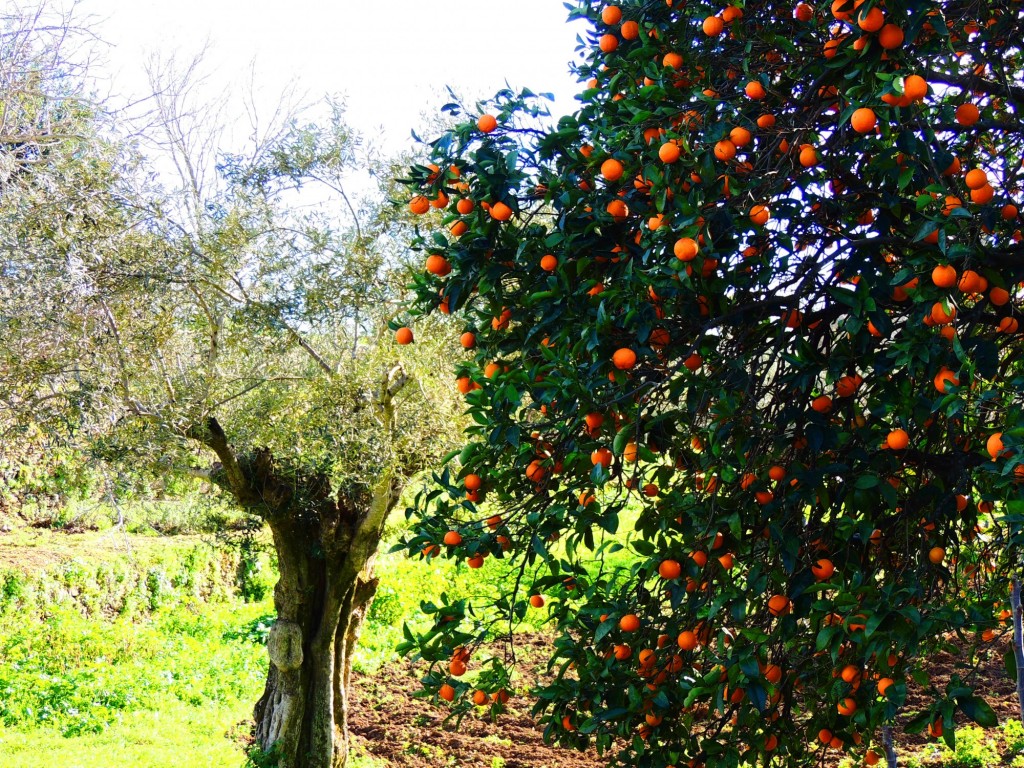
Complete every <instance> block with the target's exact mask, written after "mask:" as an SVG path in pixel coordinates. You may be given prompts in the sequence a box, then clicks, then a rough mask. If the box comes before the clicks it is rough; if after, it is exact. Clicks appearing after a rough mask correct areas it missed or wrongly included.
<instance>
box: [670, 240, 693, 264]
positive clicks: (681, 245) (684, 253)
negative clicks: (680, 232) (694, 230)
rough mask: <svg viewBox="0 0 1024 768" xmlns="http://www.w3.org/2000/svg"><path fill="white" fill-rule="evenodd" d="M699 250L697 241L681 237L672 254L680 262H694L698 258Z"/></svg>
mask: <svg viewBox="0 0 1024 768" xmlns="http://www.w3.org/2000/svg"><path fill="white" fill-rule="evenodd" d="M698 250H699V248H698V246H697V241H696V240H694V239H693V238H692V237H681V238H679V239H678V240H676V244H675V245H674V246H672V252H673V253H674V254H675V255H676V258H677V259H679V260H680V261H693V259H694V258H696V256H697V251H698Z"/></svg>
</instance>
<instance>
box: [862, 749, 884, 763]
mask: <svg viewBox="0 0 1024 768" xmlns="http://www.w3.org/2000/svg"><path fill="white" fill-rule="evenodd" d="M879 760H881V757H879V755H878V753H877V752H875V750H873V749H869V750H868V751H867V752H865V753H864V765H878V761H879Z"/></svg>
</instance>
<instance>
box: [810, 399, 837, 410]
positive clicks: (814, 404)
mask: <svg viewBox="0 0 1024 768" xmlns="http://www.w3.org/2000/svg"><path fill="white" fill-rule="evenodd" d="M811 408H813V409H814V410H815V411H817V412H818V413H829V412H830V411H831V410H832V398H831V397H829V396H828V395H818V396H817V397H816V398H814V399H813V400H812V401H811Z"/></svg>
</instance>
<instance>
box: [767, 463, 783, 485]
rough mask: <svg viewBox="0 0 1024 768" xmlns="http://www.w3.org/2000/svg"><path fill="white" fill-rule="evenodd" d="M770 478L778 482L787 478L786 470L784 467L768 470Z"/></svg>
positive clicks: (776, 466)
mask: <svg viewBox="0 0 1024 768" xmlns="http://www.w3.org/2000/svg"><path fill="white" fill-rule="evenodd" d="M768 477H770V478H771V479H772V480H774V481H776V482H778V481H780V480H783V479H784V478H785V477H786V470H785V469H783V468H782V467H780V466H778V465H775V466H773V467H771V468H769V470H768Z"/></svg>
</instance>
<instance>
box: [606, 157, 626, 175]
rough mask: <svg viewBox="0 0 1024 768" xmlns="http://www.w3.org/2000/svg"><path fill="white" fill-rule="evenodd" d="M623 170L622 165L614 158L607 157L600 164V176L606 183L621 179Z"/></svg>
mask: <svg viewBox="0 0 1024 768" xmlns="http://www.w3.org/2000/svg"><path fill="white" fill-rule="evenodd" d="M624 170H625V169H624V168H623V167H622V163H620V162H619V161H618V160H616V159H615V158H614V157H609V158H608V159H607V160H605V161H604V162H603V163H601V175H602V176H604V177H605V179H606V180H608V181H618V180H619V179H621V178H622V173H623V171H624Z"/></svg>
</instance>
